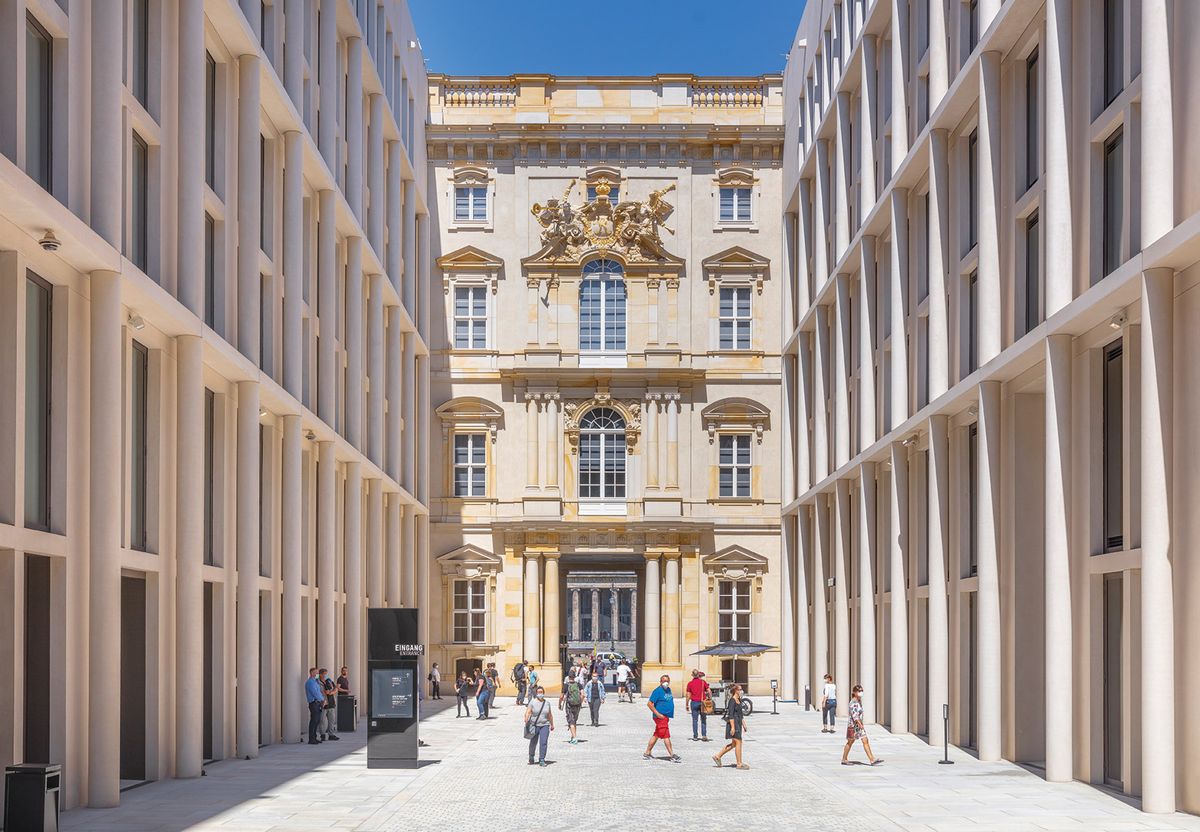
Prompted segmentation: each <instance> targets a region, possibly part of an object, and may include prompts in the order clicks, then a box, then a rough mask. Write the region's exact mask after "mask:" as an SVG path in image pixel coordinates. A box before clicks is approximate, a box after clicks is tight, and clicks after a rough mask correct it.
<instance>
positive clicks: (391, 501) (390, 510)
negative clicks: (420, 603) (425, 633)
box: [384, 493, 404, 607]
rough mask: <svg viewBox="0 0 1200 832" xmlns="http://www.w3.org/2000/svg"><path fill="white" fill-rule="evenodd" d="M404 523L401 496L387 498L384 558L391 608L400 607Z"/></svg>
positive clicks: (387, 597)
mask: <svg viewBox="0 0 1200 832" xmlns="http://www.w3.org/2000/svg"><path fill="white" fill-rule="evenodd" d="M403 522H404V506H403V505H402V504H401V501H400V495H399V494H396V493H392V494H390V495H388V498H387V533H386V534H385V535H384V557H385V558H386V559H387V570H386V571H387V578H386V579H385V580H386V581H387V596H386V598H385V603H386V604H387V606H389V607H398V606H400V605H401V604H400V600H401V596H402V593H401V592H400V561H401V557H400V535H401V534H402V533H403V532H402V531H401V528H402V526H403Z"/></svg>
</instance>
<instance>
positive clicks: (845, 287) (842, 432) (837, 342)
mask: <svg viewBox="0 0 1200 832" xmlns="http://www.w3.org/2000/svg"><path fill="white" fill-rule="evenodd" d="M835 288H836V289H837V306H836V308H835V310H834V315H833V332H834V336H833V451H834V453H833V464H834V468H835V469H836V468H840V467H841V466H843V465H845V464H846V463H847V462H849V461H850V359H851V356H852V354H853V348H852V347H851V344H850V333H851V331H852V329H853V328H852V326H851V321H850V316H851V314H852V312H851V308H850V276H849V275H845V274H839V275H838V276H837V285H836V287H835ZM838 701H839V702H841V700H840V699H839V700H838Z"/></svg>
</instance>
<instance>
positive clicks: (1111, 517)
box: [1100, 341, 1125, 552]
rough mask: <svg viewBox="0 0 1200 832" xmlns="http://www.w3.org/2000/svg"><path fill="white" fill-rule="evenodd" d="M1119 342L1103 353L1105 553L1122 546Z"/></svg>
mask: <svg viewBox="0 0 1200 832" xmlns="http://www.w3.org/2000/svg"><path fill="white" fill-rule="evenodd" d="M1122 352H1123V351H1122V348H1121V342H1120V341H1117V342H1116V343H1115V344H1112V345H1111V346H1109V347H1107V348H1106V349H1105V350H1104V382H1103V390H1102V395H1103V398H1104V400H1103V404H1102V409H1101V414H1100V418H1101V420H1102V421H1103V427H1102V431H1103V450H1102V453H1101V457H1102V461H1101V465H1102V466H1103V468H1104V551H1106V552H1112V551H1115V550H1118V549H1121V548H1122V546H1123V545H1124V542H1125V535H1124V531H1123V523H1122V518H1123V516H1124V508H1123V507H1124V497H1125V492H1124V485H1125V478H1124V456H1125V441H1124V432H1123V419H1122V415H1123V414H1122V403H1123V402H1124V395H1123V388H1124V379H1123V377H1122V367H1123V365H1124V359H1123V355H1122Z"/></svg>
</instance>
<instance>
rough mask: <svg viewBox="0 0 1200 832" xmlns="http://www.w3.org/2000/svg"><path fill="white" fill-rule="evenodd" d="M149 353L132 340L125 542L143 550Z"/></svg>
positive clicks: (144, 544)
mask: <svg viewBox="0 0 1200 832" xmlns="http://www.w3.org/2000/svg"><path fill="white" fill-rule="evenodd" d="M149 380H150V353H149V352H148V351H147V350H146V348H145V347H144V346H142V345H141V344H139V343H138V342H137V341H134V342H133V366H132V368H131V371H130V383H131V385H132V389H131V390H130V397H129V403H130V404H129V406H130V413H129V546H130V547H131V548H133V549H138V550H140V551H143V552H144V551H146V510H147V495H146V441H147V431H146V419H147V416H148V404H149V402H148V384H149Z"/></svg>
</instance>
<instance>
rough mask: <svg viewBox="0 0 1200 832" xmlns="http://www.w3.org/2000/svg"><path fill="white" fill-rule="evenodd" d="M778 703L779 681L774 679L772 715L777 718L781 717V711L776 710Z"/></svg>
mask: <svg viewBox="0 0 1200 832" xmlns="http://www.w3.org/2000/svg"><path fill="white" fill-rule="evenodd" d="M778 701H779V680H778V679H772V680H771V713H772V714H774V715H775V716H779V711H778V709H777V708H776V704H775V703H776V702H778Z"/></svg>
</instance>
